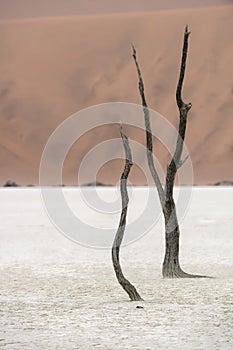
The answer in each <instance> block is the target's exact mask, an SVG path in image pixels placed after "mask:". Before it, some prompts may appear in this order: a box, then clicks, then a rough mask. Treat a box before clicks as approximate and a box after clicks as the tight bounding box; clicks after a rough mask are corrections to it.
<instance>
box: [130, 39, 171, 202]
mask: <svg viewBox="0 0 233 350" xmlns="http://www.w3.org/2000/svg"><path fill="white" fill-rule="evenodd" d="M132 49H133V55H132V56H133V59H134V62H135V66H136V69H137V73H138V80H139V82H138V87H139V92H140V96H141V100H142V106H143V113H144V118H145V127H146V147H147V159H148V164H149V168H150V172H151V175H152V177H153V180H154V183H155V186H156V188H157V191H158V194H159V198H160V203H161V205H162V207H163V205H164V190H163V186H162V184H161V181H160V178H159V175H158V173H157V171H156V169H155V165H154V160H153V141H152V133H151V126H150V112H149V109H148V106H147V102H146V97H145V92H144V83H143V79H142V74H141V70H140V67H139V64H138V61H137V52H136V49H135V47H134V45H133V44H132Z"/></svg>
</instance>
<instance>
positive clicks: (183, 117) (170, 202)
mask: <svg viewBox="0 0 233 350" xmlns="http://www.w3.org/2000/svg"><path fill="white" fill-rule="evenodd" d="M189 34H190V33H189V32H188V27H187V26H186V27H185V31H184V42H183V51H182V60H181V67H180V77H179V81H178V85H177V90H176V101H177V105H178V108H179V111H180V123H179V134H178V138H177V143H176V149H175V152H174V155H173V157H172V160H171V162H170V164H169V165H168V167H167V176H166V184H165V189H164V188H163V186H162V184H161V182H160V179H159V176H158V174H157V172H156V169H155V166H154V162H153V143H152V134H151V127H150V114H149V110H148V106H147V102H146V98H145V94H144V84H143V79H142V75H141V71H140V68H139V64H138V62H137V56H136V50H135V48H134V46H133V58H134V62H135V65H136V68H137V73H138V78H139V92H140V95H141V99H142V106H143V111H144V117H145V127H146V138H147V159H148V164H149V168H150V171H151V174H152V177H153V179H154V182H155V185H156V188H157V190H158V194H159V198H160V203H161V207H162V211H163V215H164V219H165V242H166V248H165V257H164V262H163V270H162V273H163V277H166V278H175V277H205V276H199V275H190V274H187V273H185V272H184V271H183V270H182V269H181V267H180V264H179V239H180V230H179V224H178V219H177V214H176V206H175V202H174V198H173V188H174V180H175V176H176V173H177V170H178V168H179V167H181V166H182V165H183V163H184V162H185V160H186V159H185V160H184V161H181V154H182V150H183V144H184V138H185V131H186V122H187V115H188V111H189V110H190V108H191V107H192V105H191V103H188V104H186V103H184V102H183V100H182V97H181V93H182V85H183V80H184V74H185V67H186V59H187V52H188V38H189Z"/></svg>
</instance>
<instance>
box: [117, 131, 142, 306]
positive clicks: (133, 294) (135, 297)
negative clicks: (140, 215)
mask: <svg viewBox="0 0 233 350" xmlns="http://www.w3.org/2000/svg"><path fill="white" fill-rule="evenodd" d="M120 132H121V137H122V141H123V145H124V149H125V167H124V170H123V173H122V175H121V185H120V187H121V199H122V211H121V217H120V223H119V227H118V230H117V233H116V236H115V239H114V242H113V246H112V262H113V267H114V271H115V274H116V277H117V280H118V282H119V283H120V285H121V286H122V288H123V289H124V290H125V291H126V293H127V294H128V295H129V297H130V299H131V300H132V301H139V300H143V299H142V298H141V296H140V294H139V293H138V291H137V289H136V288H135V287H134V286H133V285H132V284H131V283H130V282H129V281H128V280H127V279H126V278H125V276H124V274H123V272H122V269H121V266H120V260H119V253H120V246H121V242H122V239H123V237H124V232H125V226H126V216H127V210H128V202H129V197H128V192H127V178H128V175H129V172H130V168H131V166H132V165H133V161H132V155H131V151H130V147H129V141H128V138H127V136H126V135H124V134H123V132H122V128H121V127H120Z"/></svg>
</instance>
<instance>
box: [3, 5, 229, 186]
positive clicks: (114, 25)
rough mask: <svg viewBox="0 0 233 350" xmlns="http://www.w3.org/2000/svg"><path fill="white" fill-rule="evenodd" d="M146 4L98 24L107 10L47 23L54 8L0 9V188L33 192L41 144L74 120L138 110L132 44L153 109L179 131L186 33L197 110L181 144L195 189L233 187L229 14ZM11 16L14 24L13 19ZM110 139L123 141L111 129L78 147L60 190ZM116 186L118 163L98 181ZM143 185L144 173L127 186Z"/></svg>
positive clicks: (190, 95) (190, 89) (188, 83)
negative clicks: (105, 109)
mask: <svg viewBox="0 0 233 350" xmlns="http://www.w3.org/2000/svg"><path fill="white" fill-rule="evenodd" d="M37 3H38V2H37ZM90 3H91V2H90ZM138 3H139V2H138ZM149 3H150V6H149V7H148V8H147V7H144V8H143V7H140V6H138V7H135V11H138V12H135V13H130V12H126V10H125V13H121V14H119V13H116V12H119V11H122V9H123V8H121V7H120V4H119V7H114V6H113V7H112V12H111V11H110V9H111V8H108V11H107V10H106V11H107V12H108V13H107V14H102V13H101V12H103V9H102V8H105V9H106V7H105V5H104V2H103V7H101V6H100V7H99V8H96V9H95V10H94V9H93V6H89V7H88V6H87V7H86V9H85V8H83V9H81V8H80V7H79V8H78V7H76V10H75V9H73V10H72V7H69V8H68V9H67V8H66V7H64V6H63V5H64V2H59V4H60V5H59V6H58V5H57V8H58V9H60V10H59V11H60V12H59V13H55V14H52V13H51V8H52V3H51V2H48V5H47V7H46V6H45V7H43V6H42V5H40V6H39V5H38V7H33V6H29V7H27V6H26V4H27V2H25V1H24V2H22V7H19V6H18V7H17V6H16V7H15V6H13V5H14V2H12V1H9V2H7V4H6V2H3V1H2V2H0V10H1V9H2V11H0V12H1V13H2V20H1V21H0V43H1V48H2V49H1V58H0V65H1V75H0V121H1V130H0V139H1V145H0V146H1V147H0V167H1V169H2V170H1V174H0V183H4V182H5V181H6V180H8V179H11V180H15V181H16V182H18V183H20V184H30V183H33V184H38V181H39V179H38V170H39V162H40V158H41V154H42V151H43V148H44V146H45V143H46V141H47V139H48V137H49V136H50V134H51V133H52V132H53V131H54V129H55V128H56V127H57V126H58V125H59V124H60V123H61V122H62V121H63V120H65V119H66V118H67V117H68V116H70V115H71V114H73V113H75V112H77V111H78V110H80V109H82V108H85V107H89V106H90V105H93V104H100V103H105V102H112V101H124V102H133V103H140V98H139V95H138V89H137V77H136V72H135V67H134V64H133V61H132V58H131V50H130V43H131V42H132V41H133V42H134V44H135V46H136V47H137V49H138V58H139V60H140V63H141V68H142V72H143V76H144V81H145V85H146V95H147V98H148V103H149V106H150V107H151V108H153V109H155V110H157V111H158V112H160V113H161V114H162V115H164V116H165V117H166V118H167V119H168V120H170V121H171V122H172V123H173V124H174V125H175V126H177V115H178V111H177V107H176V104H175V89H176V84H177V79H178V71H179V64H180V55H181V46H182V33H183V29H184V26H185V24H186V23H188V24H189V26H190V30H191V32H192V34H191V37H190V49H189V57H188V67H187V73H186V79H185V85H184V98H185V101H187V102H189V101H192V104H193V108H192V109H191V111H190V114H189V120H188V130H187V137H186V141H187V146H188V148H189V151H190V154H191V159H192V162H193V167H194V176H195V177H194V183H196V184H209V183H215V182H217V181H221V180H232V174H233V171H232V161H231V160H232V147H233V146H232V108H233V102H232V101H233V99H232V93H233V91H232V89H233V88H232V73H233V72H232V61H233V50H232V44H231V43H232V32H233V28H232V15H233V7H232V6H227V5H226V3H227V2H223V1H222V2H216V3H215V5H221V6H216V7H213V6H209V7H208V6H207V5H210V1H209V2H208V1H206V3H205V2H203V5H206V6H207V7H201V6H200V4H199V7H195V8H189V9H184V8H180V9H163V10H161V9H159V7H161V6H159V4H160V5H161V3H160V2H155V3H154V5H153V6H152V1H151V2H149ZM191 3H192V6H194V2H190V4H191ZM211 3H213V2H211ZM23 4H24V5H25V6H23ZM156 4H157V5H156ZM177 4H178V3H177ZM196 5H197V3H196ZM196 5H195V6H196ZM121 6H123V5H121ZM156 6H157V7H156ZM177 6H178V5H177ZM182 6H184V5H182V2H180V7H182ZM20 9H21V10H20ZM23 9H24V11H23ZM25 9H28V10H25ZM65 9H66V10H65ZM88 9H89V10H88ZM130 9H131V11H132V10H133V9H134V8H133V9H132V6H131V7H130V6H129V8H128V10H127V11H130ZM145 10H150V11H148V12H144V11H145ZM152 10H153V11H152ZM66 11H68V12H66ZM78 11H79V12H78ZM90 12H95V14H94V15H93V14H90ZM97 12H99V13H97ZM71 13H72V16H71ZM10 15H11V18H12V17H16V18H17V19H14V20H13V19H9V17H10ZM36 15H37V17H38V16H39V17H43V18H34V17H35V16H36ZM59 16H60V17H59ZM22 17H26V18H25V19H23V18H22ZM130 121H131V122H132V121H133V119H131V120H130ZM83 122H84V123H85V121H83ZM115 136H119V132H118V129H117V128H116V129H114V130H113V129H112V130H111V131H110V130H109V129H108V130H97V131H96V132H93V133H91V134H89V135H88V134H87V135H86V136H85V137H83V138H82V140H81V141H80V142H79V143H78V144H77V145H76V148H75V147H74V150H73V152H71V154H70V156H69V158H68V160H67V162H66V167H65V169H64V179H63V183H66V184H77V176H76V175H77V169H78V167H79V164H80V162H81V160H82V158H83V156H84V155H85V153H86V152H87V150H89V149H90V148H92V147H93V146H95V144H96V143H99V142H101V140H104V139H106V138H109V137H110V138H111V137H115ZM130 137H135V138H137V137H138V136H137V135H136V134H135V135H130ZM140 139H141V140H142V142H144V140H143V139H142V137H140ZM157 154H158V158H159V159H160V162H161V164H162V167H164V168H165V166H166V164H167V161H168V158H167V155H166V153H165V152H164V150H161V151H160V150H158V152H157ZM113 158H114V152H113ZM96 162H98V159H96ZM119 176H120V170H119V162H118V161H115V162H112V163H109V164H107V165H106V166H105V168H104V171H102V172H101V174H100V175H99V177H98V181H102V182H105V183H109V184H111V183H116V182H117V181H118V179H119ZM94 180H95V179H94V178H93V179H92V181H94ZM144 181H145V179H144V177H143V176H142V174H140V173H135V174H134V175H133V177H132V182H133V183H135V184H144Z"/></svg>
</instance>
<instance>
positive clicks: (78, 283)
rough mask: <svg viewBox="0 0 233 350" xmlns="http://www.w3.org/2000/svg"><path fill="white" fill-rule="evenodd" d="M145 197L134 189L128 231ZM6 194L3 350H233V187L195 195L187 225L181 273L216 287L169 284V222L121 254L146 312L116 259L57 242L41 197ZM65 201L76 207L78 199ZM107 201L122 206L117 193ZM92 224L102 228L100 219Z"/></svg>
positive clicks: (2, 209)
mask: <svg viewBox="0 0 233 350" xmlns="http://www.w3.org/2000/svg"><path fill="white" fill-rule="evenodd" d="M88 191H89V192H90V191H92V189H89V190H88ZM145 191H146V190H145V189H144V190H143V189H140V188H139V189H137V190H134V189H132V193H131V194H132V201H131V209H130V211H129V222H132V221H133V220H134V216H135V215H139V216H140V212H141V211H140V208H141V206H142V203H143V202H144V199H145ZM0 192H1V193H0V198H1V202H0V213H1V221H0V222H1V224H0V225H1V227H0V239H1V245H0V263H1V275H0V286H1V287H0V288H1V289H0V348H1V349H9V350H14V349H17V350H21V349H83V350H84V349H85V350H86V349H103V350H105V349H109V350H117V349H119V350H122V349H138V350H146V349H148V350H149V349H151V350H152V349H153V350H154V349H171V348H172V349H192V350H195V349H196V350H200V349H211V350H217V349H229V350H230V349H232V348H233V340H232V339H233V330H232V324H233V262H232V257H233V239H232V228H233V217H232V204H233V189H232V188H194V189H193V193H192V200H191V203H190V206H189V209H188V212H187V215H186V216H185V219H184V220H183V221H182V227H181V229H182V239H181V241H182V246H181V262H182V266H183V267H184V269H185V270H186V271H188V272H195V273H203V274H208V275H211V276H215V277H216V278H215V279H201V280H195V279H191V280H189V279H182V280H163V279H162V278H161V273H160V270H161V262H162V257H163V228H162V221H161V220H159V223H158V224H157V225H156V226H155V228H154V229H152V230H151V232H150V233H148V234H147V235H145V236H144V237H143V238H141V239H140V240H138V241H137V242H136V243H134V244H131V245H129V246H127V247H125V248H123V249H122V264H123V268H124V272H125V274H126V275H127V277H129V279H130V280H131V281H132V282H133V283H135V285H136V286H137V288H138V289H139V291H140V293H141V294H142V296H143V297H144V298H145V300H146V301H145V302H140V303H135V302H130V301H128V299H127V295H126V294H125V293H124V292H123V291H122V290H121V287H120V286H119V285H118V284H117V282H116V279H115V276H114V273H113V270H112V266H111V259H110V252H109V250H95V249H88V248H85V247H81V246H80V245H78V244H75V243H73V242H71V241H70V240H68V239H67V238H65V237H64V236H63V235H61V234H60V233H58V231H57V230H56V229H55V228H54V227H53V226H52V224H51V223H50V220H49V219H48V217H47V215H46V214H45V212H44V210H43V206H42V204H41V199H40V192H39V190H38V189H26V190H25V189H16V190H15V189H2V190H1V191H0ZM65 192H66V196H70V197H72V196H73V197H72V198H73V199H75V198H76V197H75V196H76V194H77V190H71V189H65ZM99 194H100V195H101V198H104V199H105V200H110V199H111V198H115V199H116V197H117V196H116V190H115V189H114V188H112V189H101V190H99ZM76 204H77V206H78V205H79V202H78V201H77V202H76ZM136 208H138V210H136ZM146 212H147V213H148V210H147V211H146ZM82 215H83V214H82ZM102 215H103V214H102ZM145 215H146V214H145ZM147 215H148V214H147ZM115 216H117V215H115ZM89 218H90V222H91V218H92V225H93V226H95V225H96V226H98V225H100V223H101V222H102V225H103V221H102V219H101V221H100V219H98V215H97V214H96V215H95V216H93V217H92V216H91V215H90V216H89ZM147 219H149V218H147ZM147 219H146V220H147ZM98 220H99V221H98ZM144 220H145V218H144ZM110 222H111V220H110V217H109V214H108V215H107V214H106V226H109V225H110ZM112 222H113V227H116V225H117V220H116V218H113V220H112ZM141 225H142V226H143V222H142V224H141ZM142 226H140V224H139V225H138V231H140V230H141V227H142ZM126 235H127V232H126ZM137 305H143V306H144V309H136V306H137Z"/></svg>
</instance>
